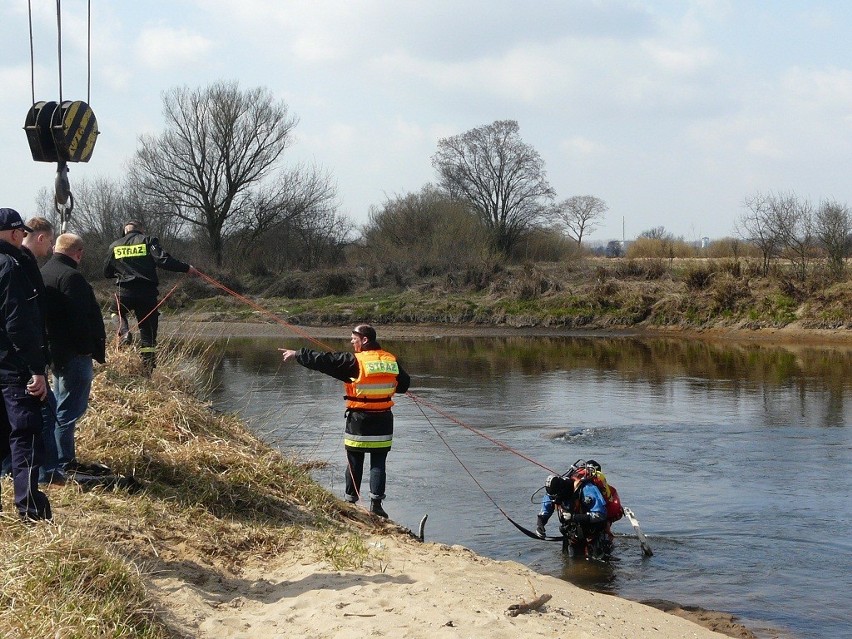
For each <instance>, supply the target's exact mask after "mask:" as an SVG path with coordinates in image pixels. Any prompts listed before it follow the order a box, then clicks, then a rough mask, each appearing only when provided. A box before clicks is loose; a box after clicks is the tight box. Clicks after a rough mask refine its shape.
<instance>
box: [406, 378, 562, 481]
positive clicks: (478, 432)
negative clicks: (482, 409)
mask: <svg viewBox="0 0 852 639" xmlns="http://www.w3.org/2000/svg"><path fill="white" fill-rule="evenodd" d="M406 395H407V396H408V397H410V398H411V400H412V401H413V402H414V403H415V404H418V405H419V404H422V405H423V406H426V407H428V408H431V409H432V410H433V411H435V412H436V413H438V414H439V415H440V416H441V417H444V418H445V419H448V420H450V421H451V422H453V423H454V424H458V425H459V426H461V427H462V428H464V429H466V430H469V431H470V432H472V433H474V434H476V435H479V436H480V437H482V438H484V439H487V440H488V441H490V442H491V443H492V444H494V445H496V446H499V447H500V448H502V449H503V450H505V451H506V452H508V453H512V454H513V455H517V456H518V457H520V458H521V459H525V460H526V461H528V462H530V463H531V464H535V465H536V466H538V467H539V468H543V469H544V470H546V471H548V472H549V473H551V474H553V475H558V474H559V473H558V472H556V471H555V470H553V469H552V468H548V467H547V466H545V465H544V464H542V463H540V462H537V461H536V460H534V459H532V458H531V457H527V456H526V455H524V454H523V453H522V452H520V451H518V450H515V449H514V448H512V447H511V446H509V445H508V444H504V443H503V442H501V441H500V440H498V439H494V438H493V437H491V436H489V435H487V434H485V433H483V432H482V431H481V430H478V429H476V428H474V427H473V426H469V425H468V424H465V423H464V422H463V421H461V420H460V419H458V418H456V417H453V416H452V415H450V414H449V413H445V412H444V411H442V410H441V409H440V408H438V407H437V406H433V405H432V404H430V403H429V402H427V401H426V400H424V399H421V398H420V397H417V395H414V394H413V393H411V392H407V393H406Z"/></svg>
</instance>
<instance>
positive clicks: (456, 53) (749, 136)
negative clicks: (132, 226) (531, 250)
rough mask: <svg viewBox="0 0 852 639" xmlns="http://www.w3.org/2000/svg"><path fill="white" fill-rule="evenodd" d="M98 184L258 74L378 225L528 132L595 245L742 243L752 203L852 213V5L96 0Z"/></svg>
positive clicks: (15, 55)
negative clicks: (203, 100) (479, 151)
mask: <svg viewBox="0 0 852 639" xmlns="http://www.w3.org/2000/svg"><path fill="white" fill-rule="evenodd" d="M32 5H33V11H34V25H33V30H34V41H35V61H36V62H35V99H36V100H57V99H58V98H59V81H58V71H57V47H56V3H55V2H54V1H53V0H32ZM91 5H92V38H91V40H92V41H91V48H92V78H91V100H90V103H91V106H92V108H93V110H94V112H95V114H96V116H97V118H98V122H99V127H100V130H101V135H100V137H99V140H98V143H97V146H96V148H95V150H94V154H93V157H92V160H91V161H90V162H89V163H88V164H77V165H71V174H70V180H71V186H72V190H73V187H74V182H75V180H80V179H82V178H84V177H86V178H90V177H96V176H110V177H118V176H120V175H121V174H122V172H123V168H124V165H125V163H126V161H127V160H128V159H129V158H130V157H131V156H132V155H133V152H134V150H135V148H136V143H137V137H138V136H139V135H140V134H142V133H157V132H159V131H160V130H161V127H162V119H161V107H162V92H163V91H165V90H168V89H170V88H172V87H174V86H179V85H185V86H189V87H193V88H194V87H199V86H205V85H207V84H209V83H211V82H215V81H217V80H228V81H230V80H237V81H239V83H240V85H241V86H243V87H246V88H248V87H254V86H265V87H267V88H269V89H270V90H271V91H272V92H273V93H274V94H275V95H276V97H279V98H281V99H282V100H284V101H285V102H286V103H287V105H288V106H289V108H290V110H291V113H293V114H295V115H296V116H298V118H299V120H300V123H299V125H298V127H297V128H296V138H297V139H296V144H295V145H294V146H293V148H292V150H291V151H289V152H288V157H289V158H290V159H291V160H292V161H293V162H298V161H307V162H311V163H315V164H317V165H319V166H321V167H323V168H325V169H326V170H328V171H329V172H330V173H331V174H332V175H333V177H334V179H335V180H336V182H337V185H338V193H339V200H340V205H341V210H342V212H344V213H346V214H347V215H348V216H349V217H350V218H351V219H353V220H354V221H355V222H356V223H358V224H362V223H363V222H365V221H366V220H367V214H368V211H369V209H370V207H371V206H376V205H381V204H382V203H383V202H384V201H385V199H386V198H387V197H389V196H393V195H396V194H400V193H407V192H411V191H417V190H419V189H420V188H421V187H422V186H423V185H425V184H426V183H428V182H430V181H434V180H435V171H434V169H433V168H432V165H431V157H432V155H433V154H434V153H435V150H436V146H437V142H438V140H439V139H440V138H442V137H446V136H450V135H455V134H458V133H462V132H464V131H467V130H469V129H471V128H474V127H477V126H480V125H483V124H489V123H491V122H493V121H494V120H505V119H512V120H517V121H518V123H519V125H520V133H521V137H522V138H523V140H524V141H525V142H527V143H528V144H531V145H532V146H533V147H535V148H536V149H537V150H538V151H539V153H540V154H541V156H542V158H543V159H544V161H545V163H546V168H547V174H548V178H549V180H550V183H551V185H552V186H553V188H554V189H555V190H556V193H557V196H558V198H559V199H564V198H567V197H570V196H572V195H595V196H597V197H599V198H601V199H603V200H604V201H605V202H606V203H607V204H608V205H609V212H608V213H607V216H606V220H605V223H604V224H603V225H602V226H601V228H600V229H599V230H598V231H597V232H595V233H594V234H593V235H592V236H591V237H590V238H589V239H590V240H606V239H621V236H622V225H623V227H624V231H625V234H626V237H627V238H628V239H630V238H631V237H634V236H636V235H637V234H638V233H640V232H642V231H643V230H646V229H649V228H652V227H656V226H664V227H665V228H666V229H667V230H668V231H671V232H672V233H674V234H675V235H678V236H683V237H684V238H686V239H688V240H691V239H696V238H699V237H702V236H708V237H711V238H716V237H722V236H725V235H732V234H734V232H735V225H736V221H737V219H738V218H739V217H740V216H741V214H742V211H743V208H742V202H743V200H744V199H745V198H746V197H747V196H748V195H750V194H753V193H755V192H758V191H759V192H769V191H772V192H777V191H794V192H796V193H797V194H799V195H800V196H802V197H806V198H810V199H812V200H813V201H814V202H819V201H820V200H823V199H827V198H833V199H836V200H838V201H841V202H852V180H850V168H852V166H850V159H852V37H850V33H852V3H846V2H839V1H837V0H833V1H831V2H828V1H826V2H782V1H778V0H775V1H773V2H763V1H754V2H747V1H736V2H735V1H731V2H726V1H722V0H720V1H715V0H695V1H693V2H685V1H684V2H680V1H671V2H631V1H627V0H612V1H606V0H600V1H592V0H589V1H571V0H563V1H561V2H550V1H542V0H538V1H535V2H519V1H517V0H515V1H509V0H482V1H479V0H467V1H462V0H428V1H426V0H423V1H420V2H408V1H405V0H394V1H387V0H372V1H370V0H340V1H326V0H311V1H307V0H306V1H304V2H292V1H287V0H195V1H193V0H145V1H144V2H131V1H125V0H121V1H114V0H113V1H108V0H91ZM86 7H87V0H64V1H63V2H62V26H63V98H64V99H66V100H86V99H87V87H86V43H87V39H86ZM0 42H2V43H3V46H2V49H0V149H2V151H3V156H4V157H3V163H2V167H3V170H2V172H0V206H12V207H14V208H17V209H18V210H20V211H21V212H22V213H24V214H25V215H30V214H33V213H36V211H35V208H34V207H35V201H36V194H37V192H38V190H39V189H40V188H42V187H50V188H52V184H53V176H54V173H55V165H52V164H45V163H36V162H33V161H32V158H31V155H30V151H29V147H28V146H27V142H26V136H25V135H24V132H23V130H22V126H23V123H24V118H25V116H26V113H27V110H28V109H29V107H30V105H31V103H32V93H33V90H32V86H31V81H30V46H29V28H28V21H27V0H0Z"/></svg>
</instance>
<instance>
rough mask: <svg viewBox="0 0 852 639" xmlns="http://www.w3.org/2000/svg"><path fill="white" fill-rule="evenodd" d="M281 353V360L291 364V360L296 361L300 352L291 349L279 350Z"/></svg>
mask: <svg viewBox="0 0 852 639" xmlns="http://www.w3.org/2000/svg"><path fill="white" fill-rule="evenodd" d="M278 350H279V351H281V359H282V360H284V361H285V362H289V361H290V360H291V359H295V358H296V355H298V354H299V353H298V351H291V350H290V349H289V348H279V349H278Z"/></svg>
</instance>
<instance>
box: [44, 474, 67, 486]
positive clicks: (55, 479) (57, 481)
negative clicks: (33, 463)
mask: <svg viewBox="0 0 852 639" xmlns="http://www.w3.org/2000/svg"><path fill="white" fill-rule="evenodd" d="M66 481H67V479H66V477H65V475H64V474H63V473H62V472H60V471H58V470H54V471H53V472H50V473H48V474H47V475H45V477H44V479H39V480H38V483H39V484H43V485H47V486H64V485H65V483H66Z"/></svg>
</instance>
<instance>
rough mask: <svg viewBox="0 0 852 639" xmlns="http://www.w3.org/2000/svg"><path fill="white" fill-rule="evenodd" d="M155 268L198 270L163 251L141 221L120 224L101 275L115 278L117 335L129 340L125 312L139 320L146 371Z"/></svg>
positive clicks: (153, 343)
mask: <svg viewBox="0 0 852 639" xmlns="http://www.w3.org/2000/svg"><path fill="white" fill-rule="evenodd" d="M157 268H162V269H165V270H167V271H174V272H177V273H189V274H190V275H195V274H196V273H197V272H198V271H196V270H195V268H193V267H192V266H190V265H189V264H187V263H185V262H181V261H180V260H177V259H175V258H173V257H172V256H171V255H169V254H168V253H166V251H165V250H164V249H163V247H161V246H160V241H159V240H158V239H157V238H156V237H148V236H147V235H145V228H144V226H143V225H142V223H141V222H137V221H135V220H134V221H131V222H128V223H127V224H125V225H124V237H122V238H121V239H119V240H116V241H115V242H113V243H112V244H111V245H110V247H109V256H108V257H107V261H106V264H105V265H104V277H106V278H113V277H114V278H115V285H116V286H117V287H118V291H117V293H116V304H115V312H116V313H117V314H118V317H119V328H118V336H119V339H120V340H121V341H122V343H124V344H130V343H131V341H132V336H131V334H130V325H129V324H128V321H127V316H128V315H129V313H130V312H131V311H132V312H133V313H134V314H135V315H136V319H137V320H138V322H139V336H140V341H141V349H140V351H141V353H142V360H143V361H144V362H145V366H146V369H147V370H148V372H149V373H150V372H151V370H152V369H153V368H154V366H156V359H157V358H156V347H157V326H158V317H159V311H157V310H156V309H157V295H158V291H157V285H158V284H159V279H158V278H157Z"/></svg>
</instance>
